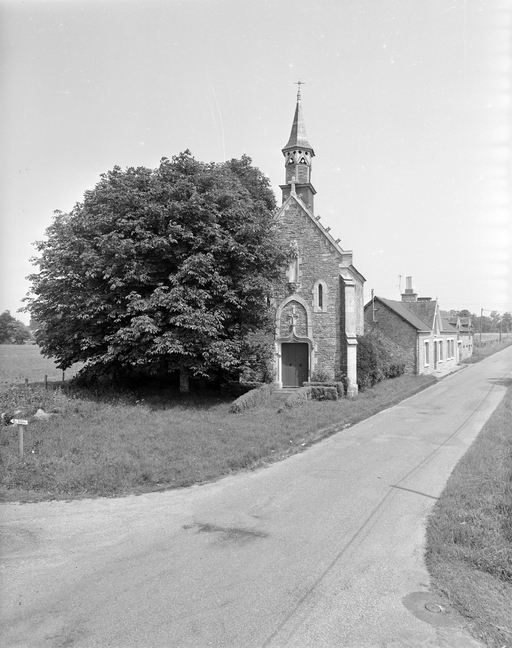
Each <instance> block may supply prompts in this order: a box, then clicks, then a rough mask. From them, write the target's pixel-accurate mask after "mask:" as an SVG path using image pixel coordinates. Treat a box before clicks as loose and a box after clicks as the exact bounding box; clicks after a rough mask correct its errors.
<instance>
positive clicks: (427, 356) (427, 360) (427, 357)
mask: <svg viewBox="0 0 512 648" xmlns="http://www.w3.org/2000/svg"><path fill="white" fill-rule="evenodd" d="M429 364H430V344H429V342H425V367H428V366H429Z"/></svg>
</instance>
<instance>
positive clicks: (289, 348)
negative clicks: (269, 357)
mask: <svg viewBox="0 0 512 648" xmlns="http://www.w3.org/2000/svg"><path fill="white" fill-rule="evenodd" d="M308 356H309V347H308V345H307V344H304V343H285V344H282V345H281V364H282V373H283V387H302V383H303V382H306V381H307V379H308Z"/></svg>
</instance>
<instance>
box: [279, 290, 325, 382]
mask: <svg viewBox="0 0 512 648" xmlns="http://www.w3.org/2000/svg"><path fill="white" fill-rule="evenodd" d="M290 304H292V305H295V304H296V305H297V306H298V307H299V308H298V309H296V308H295V306H293V308H292V311H295V312H297V310H298V312H299V316H300V312H301V311H302V314H303V315H305V318H306V326H305V331H304V329H303V327H302V326H299V325H297V322H296V320H295V317H294V316H292V313H289V314H288V315H289V317H290V322H289V326H287V327H286V329H287V330H286V331H285V330H283V328H282V326H281V325H282V319H283V314H284V315H287V313H286V309H287V306H289V305H290ZM288 310H289V309H288ZM312 315H313V312H312V309H311V305H310V304H308V303H307V302H306V301H305V300H304V299H302V297H299V295H297V294H294V295H290V296H289V297H286V299H284V300H283V301H282V302H281V303H280V304H279V306H278V308H277V310H276V335H275V354H274V376H275V378H274V381H275V384H276V386H277V388H279V389H280V388H281V387H282V386H283V363H282V359H283V344H285V345H290V344H305V345H307V349H308V351H307V356H308V359H307V363H308V368H307V375H308V380H309V377H310V375H311V372H312V371H314V369H315V366H316V345H315V343H314V341H313V326H312V322H313V318H312ZM298 319H300V317H299V318H298ZM287 324H288V322H287ZM288 348H290V347H289V346H288Z"/></svg>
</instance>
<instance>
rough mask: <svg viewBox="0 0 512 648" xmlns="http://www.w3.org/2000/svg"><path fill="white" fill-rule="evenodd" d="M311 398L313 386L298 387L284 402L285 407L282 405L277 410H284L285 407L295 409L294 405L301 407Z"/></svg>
mask: <svg viewBox="0 0 512 648" xmlns="http://www.w3.org/2000/svg"><path fill="white" fill-rule="evenodd" d="M310 398H311V387H299V389H296V390H295V391H294V392H293V394H291V395H290V396H289V397H288V398H287V399H286V400H285V402H284V405H283V407H280V408H279V409H278V410H277V412H278V414H279V413H280V412H283V411H284V410H285V409H293V408H294V407H300V406H301V405H304V404H305V403H307V401H308V400H309V399H310Z"/></svg>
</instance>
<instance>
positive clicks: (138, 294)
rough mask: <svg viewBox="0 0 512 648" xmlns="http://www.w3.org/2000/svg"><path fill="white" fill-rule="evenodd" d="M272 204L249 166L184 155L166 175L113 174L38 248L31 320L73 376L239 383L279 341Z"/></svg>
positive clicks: (165, 164)
mask: <svg viewBox="0 0 512 648" xmlns="http://www.w3.org/2000/svg"><path fill="white" fill-rule="evenodd" d="M274 209H275V198H274V194H273V192H272V190H271V188H270V184H269V181H268V179H267V178H266V177H265V176H264V175H263V174H262V173H261V172H260V171H259V170H258V169H256V168H255V167H253V166H252V165H251V160H250V158H248V157H245V156H244V157H243V158H242V159H240V160H231V161H229V162H226V163H223V164H214V163H211V164H205V163H202V162H199V161H197V160H195V159H194V158H193V157H192V156H191V154H190V152H189V151H185V152H184V153H182V154H180V155H179V156H176V157H173V158H172V160H168V159H166V158H164V159H162V160H161V163H160V166H159V167H158V168H157V169H154V170H152V169H147V168H144V167H139V168H128V169H126V170H125V171H123V170H121V169H120V168H119V167H115V168H114V169H113V170H112V171H109V172H108V173H106V174H103V175H102V176H101V179H100V181H99V183H98V184H97V185H96V187H95V188H94V189H93V190H91V191H87V192H86V193H85V196H84V200H83V202H82V203H79V204H77V205H76V206H75V208H74V209H73V210H72V211H71V213H69V214H64V213H60V212H56V215H55V218H54V221H53V224H52V225H51V226H50V227H49V228H48V230H47V232H46V234H47V240H45V241H42V242H38V243H37V244H36V246H37V249H38V251H39V253H40V256H39V257H37V258H35V259H34V260H33V261H34V263H37V264H38V265H39V268H40V271H39V272H38V273H37V274H33V275H31V276H30V277H29V279H30V280H31V282H32V288H31V292H30V293H29V296H28V297H27V301H28V306H27V310H28V311H29V312H30V314H31V316H32V317H33V319H34V320H36V321H37V322H39V323H40V324H42V326H41V327H40V328H39V329H38V331H37V334H36V337H37V341H38V343H39V344H40V346H41V347H42V350H43V353H44V354H45V355H47V356H50V357H54V358H56V359H57V360H58V362H59V363H60V367H61V368H63V369H65V368H67V367H68V366H70V365H71V364H72V363H74V362H77V361H86V362H87V363H88V368H89V371H90V372H93V373H96V374H101V373H104V372H109V373H110V372H112V371H115V372H125V371H129V370H133V369H134V368H135V369H137V370H139V371H142V372H143V373H148V374H159V373H162V372H173V371H176V370H179V371H180V376H181V379H180V384H181V387H182V389H183V390H187V389H188V377H189V376H190V375H196V376H209V375H212V374H213V373H215V372H218V371H219V370H221V371H222V370H224V371H227V372H235V373H236V372H237V371H239V370H241V369H242V368H243V367H244V364H245V363H246V362H247V359H248V358H252V361H254V349H253V348H251V341H250V340H251V336H252V334H253V333H254V332H255V331H269V330H270V329H271V320H272V317H271V311H270V307H269V305H268V304H269V299H268V298H269V295H270V294H271V289H272V283H273V281H274V280H275V278H276V277H277V275H278V273H279V270H280V267H281V265H282V263H283V256H282V253H281V252H280V250H279V245H278V243H277V240H276V238H275V234H274V222H273V211H274Z"/></svg>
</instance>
